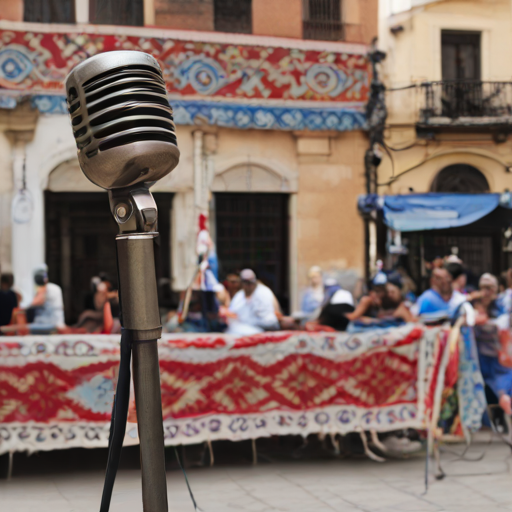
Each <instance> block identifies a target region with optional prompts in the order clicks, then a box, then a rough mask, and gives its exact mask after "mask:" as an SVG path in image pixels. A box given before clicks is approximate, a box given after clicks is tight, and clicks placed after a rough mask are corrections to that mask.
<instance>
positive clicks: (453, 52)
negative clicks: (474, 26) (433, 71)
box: [441, 30, 480, 80]
mask: <svg viewBox="0 0 512 512" xmlns="http://www.w3.org/2000/svg"><path fill="white" fill-rule="evenodd" d="M441 47H442V50H441V61H442V77H443V80H480V32H455V31H452V30H443V31H442V34H441Z"/></svg>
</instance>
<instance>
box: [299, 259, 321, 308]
mask: <svg viewBox="0 0 512 512" xmlns="http://www.w3.org/2000/svg"><path fill="white" fill-rule="evenodd" d="M308 279H309V286H308V288H307V289H306V291H305V292H304V295H303V296H302V301H301V307H300V309H301V311H302V312H304V313H306V314H308V315H311V314H312V313H314V312H315V311H316V310H317V309H319V308H320V306H321V305H322V303H323V301H324V298H325V290H324V284H323V280H322V269H321V268H320V267H317V266H314V267H311V268H310V269H309V272H308Z"/></svg>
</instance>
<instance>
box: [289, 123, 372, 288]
mask: <svg viewBox="0 0 512 512" xmlns="http://www.w3.org/2000/svg"><path fill="white" fill-rule="evenodd" d="M367 145H368V142H367V139H366V137H365V135H364V134H363V133H362V132H346V133H341V134H336V135H333V136H332V137H331V138H330V141H329V146H330V151H329V154H324V155H321V154H302V155H300V156H299V157H298V160H299V193H298V194H297V259H298V265H297V270H298V288H299V290H300V289H301V288H303V287H304V286H305V285H306V282H307V278H306V276H307V271H308V269H309V267H311V266H312V265H319V266H320V267H322V269H323V270H324V271H327V272H329V273H332V274H334V275H336V276H339V277H340V278H341V279H342V280H344V275H346V276H345V279H346V278H347V277H348V278H349V279H348V280H349V281H351V280H352V279H353V277H354V276H355V275H356V274H357V275H359V276H362V275H363V273H364V261H365V257H364V229H363V222H362V220H361V218H360V216H359V215H358V213H357V197H358V195H359V194H363V193H364V187H365V183H364V167H363V164H364V162H363V160H364V152H365V150H366V147H367ZM319 146H320V144H319ZM317 150H318V151H319V148H317ZM345 284H346V285H347V286H350V284H351V283H350V282H346V283H345Z"/></svg>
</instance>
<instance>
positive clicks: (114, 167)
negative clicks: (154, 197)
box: [66, 51, 179, 188]
mask: <svg viewBox="0 0 512 512" xmlns="http://www.w3.org/2000/svg"><path fill="white" fill-rule="evenodd" d="M66 93H67V105H68V110H69V114H70V116H71V125H72V128H73V134H74V136H75V140H76V145H77V148H78V159H79V161H80V166H81V167H82V170H83V172H84V173H85V175H86V176H87V177H88V178H89V179H90V180H91V181H93V182H94V183H96V184H98V185H100V186H102V187H104V188H117V187H122V186H128V185H131V184H133V183H137V182H139V181H147V182H151V181H156V180H158V179H160V178H162V177H163V176H165V175H166V174H168V173H169V172H170V171H171V170H172V169H173V168H174V167H175V166H176V165H177V163H178V158H179V151H178V149H177V140H176V126H175V124H174V119H173V113H172V108H171V106H170V105H169V101H168V99H167V91H166V88H165V82H164V79H163V77H162V71H161V69H160V66H159V65H158V62H157V61H156V60H155V59H154V58H153V57H152V56H151V55H148V54H146V53H142V52H136V51H115V52H105V53H101V54H99V55H95V56H94V57H90V58H89V59H87V60H86V61H84V62H82V63H81V64H79V65H78V66H76V67H75V68H74V69H73V70H72V71H71V73H70V74H69V76H68V78H67V80H66Z"/></svg>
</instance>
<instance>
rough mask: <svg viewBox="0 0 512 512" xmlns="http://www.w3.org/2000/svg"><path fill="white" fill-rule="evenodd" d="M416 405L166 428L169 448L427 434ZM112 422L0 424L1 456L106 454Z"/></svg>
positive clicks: (132, 429) (218, 417)
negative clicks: (70, 451)
mask: <svg viewBox="0 0 512 512" xmlns="http://www.w3.org/2000/svg"><path fill="white" fill-rule="evenodd" d="M424 421H425V418H424V417H423V414H421V413H420V411H419V410H418V403H417V402H416V403H399V404H395V405H389V406H384V407H374V408H370V409H365V408H359V407H356V406H352V405H346V406H342V405H341V406H330V407H325V408H320V409H316V410H308V411H283V410H276V411H269V412H264V413H258V414H233V415H229V414H212V415H205V416H199V417H196V418H182V419H167V420H164V422H163V427H164V442H165V445H166V446H175V445H180V444H195V443H202V442H205V441H216V440H223V439H229V440H231V441H241V440H245V439H258V438H259V437H270V436H272V435H277V436H279V435H281V436H283V435H302V436H307V435H309V434H316V433H323V434H342V435H344V434H347V433H349V432H358V431H367V430H375V431H377V432H389V431H393V430H399V429H403V428H415V429H423V428H425V423H424ZM109 431H110V423H109V422H104V423H100V422H89V423H84V422H79V423H64V422H61V423H53V424H47V423H36V422H30V423H9V424H4V425H1V424H0V455H1V454H3V453H7V452H10V451H28V452H37V451H48V450H58V449H63V448H73V447H82V448H105V447H107V446H108V437H109ZM123 444H124V446H128V445H134V444H139V437H138V432H137V425H136V424H134V423H128V425H127V429H126V434H125V438H124V442H123Z"/></svg>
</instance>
